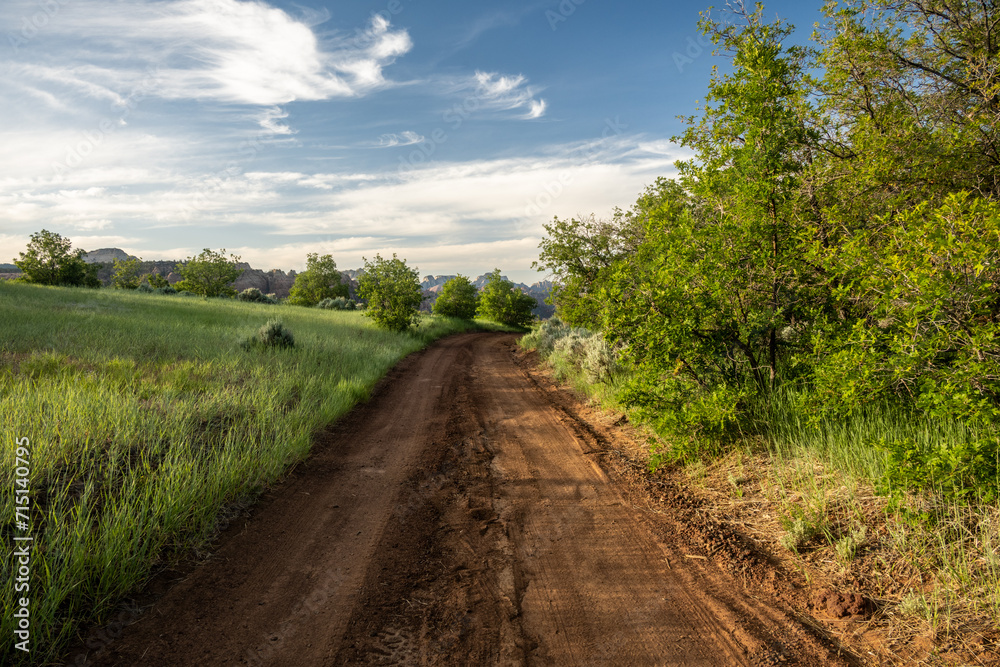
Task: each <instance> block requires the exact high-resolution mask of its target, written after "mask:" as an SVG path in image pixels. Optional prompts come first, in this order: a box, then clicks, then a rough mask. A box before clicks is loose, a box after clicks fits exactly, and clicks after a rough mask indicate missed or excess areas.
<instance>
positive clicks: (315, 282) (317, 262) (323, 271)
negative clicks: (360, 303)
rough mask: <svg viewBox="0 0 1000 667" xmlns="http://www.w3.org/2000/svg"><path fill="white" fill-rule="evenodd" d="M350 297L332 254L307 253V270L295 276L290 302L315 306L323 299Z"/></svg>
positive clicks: (289, 295)
mask: <svg viewBox="0 0 1000 667" xmlns="http://www.w3.org/2000/svg"><path fill="white" fill-rule="evenodd" d="M338 296H340V297H344V298H345V299H346V298H347V297H348V289H347V285H345V284H344V283H342V282H341V275H340V271H338V270H337V263H336V262H335V261H333V257H332V256H331V255H323V256H322V257H321V256H320V255H319V254H318V253H315V252H311V253H308V254H307V255H306V270H305V271H303V272H302V273H300V274H298V275H297V276H295V284H294V285H292V289H291V290H290V291H289V293H288V303H291V304H293V305H296V306H315V305H316V304H317V303H319V302H320V301H322V300H323V299H334V298H336V297H338Z"/></svg>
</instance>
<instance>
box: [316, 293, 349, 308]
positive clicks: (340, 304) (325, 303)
mask: <svg viewBox="0 0 1000 667" xmlns="http://www.w3.org/2000/svg"><path fill="white" fill-rule="evenodd" d="M316 307H317V308H323V309H325V310H354V309H355V308H356V307H357V304H356V303H354V300H353V299H345V298H344V297H342V296H338V297H337V298H335V299H323V300H322V301H320V302H319V303H317V304H316Z"/></svg>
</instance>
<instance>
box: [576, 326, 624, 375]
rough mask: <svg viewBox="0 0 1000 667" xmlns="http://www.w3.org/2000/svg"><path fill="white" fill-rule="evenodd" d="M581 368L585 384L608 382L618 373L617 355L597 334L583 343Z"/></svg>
mask: <svg viewBox="0 0 1000 667" xmlns="http://www.w3.org/2000/svg"><path fill="white" fill-rule="evenodd" d="M581 366H582V368H583V373H584V376H585V377H586V378H587V382H590V383H597V382H606V381H608V380H610V379H611V378H612V377H613V376H614V375H615V374H616V373H618V371H619V370H620V368H621V367H620V366H619V364H618V355H617V354H615V351H614V350H612V349H611V346H610V345H608V342H607V341H606V340H604V338H603V337H602V336H601V335H599V334H596V333H595V334H593V335H591V336H590V338H587V339H586V340H585V341H584V346H583V363H582V364H581Z"/></svg>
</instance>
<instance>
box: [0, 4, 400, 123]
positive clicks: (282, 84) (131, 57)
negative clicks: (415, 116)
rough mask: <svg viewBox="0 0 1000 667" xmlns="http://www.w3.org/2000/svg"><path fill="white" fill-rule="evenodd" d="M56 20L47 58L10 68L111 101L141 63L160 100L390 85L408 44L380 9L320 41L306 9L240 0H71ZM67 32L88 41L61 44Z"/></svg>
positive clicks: (248, 100) (281, 100) (49, 31)
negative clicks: (355, 32) (362, 24)
mask: <svg viewBox="0 0 1000 667" xmlns="http://www.w3.org/2000/svg"><path fill="white" fill-rule="evenodd" d="M17 6H22V7H21V8H22V11H28V10H29V8H30V5H26V4H25V3H19V2H15V3H13V4H12V5H11V6H9V7H8V8H7V11H6V12H4V14H5V15H7V16H10V17H13V20H15V22H16V16H17V9H16V7H17ZM57 18H58V20H53V21H51V22H50V24H49V25H48V26H47V27H46V28H45V30H44V31H42V32H41V33H40V35H39V36H38V37H36V38H35V39H38V40H49V42H50V43H52V45H53V48H51V49H48V54H47V55H46V61H47V62H45V63H39V62H33V61H31V60H25V61H24V62H21V63H16V64H15V65H14V66H9V67H7V68H6V70H7V75H8V76H10V77H12V78H14V79H21V80H22V82H23V81H31V82H34V83H35V87H39V88H41V87H42V86H40V85H38V82H39V81H42V82H45V83H47V84H48V86H50V87H54V88H55V89H56V90H60V91H75V92H76V93H77V94H82V95H84V96H86V97H89V98H93V99H109V100H112V101H117V102H121V96H122V94H123V92H122V91H123V90H124V89H127V88H129V86H134V84H135V82H136V81H138V80H140V79H141V78H142V74H141V73H142V71H143V70H144V69H146V68H147V67H155V69H156V70H157V74H158V77H157V86H156V89H155V90H154V91H153V92H152V94H155V95H156V96H158V97H161V98H164V99H199V100H205V101H216V102H225V103H237V104H250V105H259V106H269V107H270V106H276V105H281V104H287V103H289V102H292V101H294V100H323V99H330V98H334V97H353V96H358V95H363V94H366V93H368V92H370V91H372V90H374V89H376V88H379V87H382V86H385V85H388V83H387V81H386V80H385V78H384V76H383V69H384V68H385V67H386V66H388V65H390V64H391V63H392V62H394V60H395V59H396V58H397V57H399V56H401V55H403V54H405V53H406V52H408V51H409V50H410V49H411V48H412V42H411V40H410V37H409V35H408V34H407V32H406V31H405V30H393V29H392V27H391V26H390V25H389V23H388V22H387V21H386V20H385V19H383V18H381V17H379V16H375V17H374V18H373V19H372V22H371V24H370V25H369V26H368V27H367V29H366V30H364V31H362V32H361V33H360V35H359V37H360V39H353V40H352V39H347V38H346V37H343V38H341V39H331V40H329V41H325V42H323V43H320V42H319V40H318V39H317V38H316V35H315V34H314V33H313V31H312V29H311V26H310V23H312V22H313V21H315V20H317V19H318V18H320V17H317V16H315V15H314V14H313V13H309V14H308V15H307V16H306V17H305V22H303V21H301V20H297V19H295V18H293V17H292V16H290V15H289V14H287V13H286V12H284V11H283V10H281V9H277V8H275V7H271V6H269V5H266V4H264V3H262V2H246V1H240V0H165V1H161V2H153V1H151V0H124V1H119V2H109V1H107V0H74V2H73V3H71V4H66V5H65V7H64V8H63V9H61V14H60V15H59V16H58V17H57ZM66 36H71V37H72V38H73V39H74V40H79V41H80V42H82V43H83V44H84V45H86V46H88V47H92V48H79V47H78V48H75V49H74V50H73V51H72V52H69V51H67V50H66V49H64V48H60V47H61V45H60V44H59V43H58V40H59V38H60V37H66ZM25 52H27V51H25ZM32 53H37V51H32ZM124 54H127V55H128V57H127V58H124V57H123V55H124ZM69 58H72V60H68V59H69Z"/></svg>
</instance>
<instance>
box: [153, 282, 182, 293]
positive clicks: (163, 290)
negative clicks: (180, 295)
mask: <svg viewBox="0 0 1000 667" xmlns="http://www.w3.org/2000/svg"><path fill="white" fill-rule="evenodd" d="M153 291H154V292H156V293H157V294H177V290H175V289H174V287H173V285H169V284H168V285H164V286H163V287H157V288H156V289H154V290H153Z"/></svg>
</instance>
